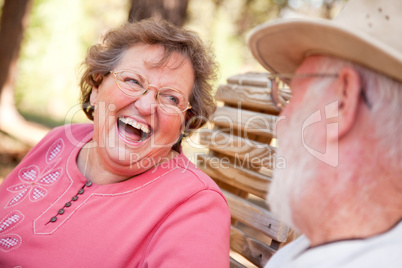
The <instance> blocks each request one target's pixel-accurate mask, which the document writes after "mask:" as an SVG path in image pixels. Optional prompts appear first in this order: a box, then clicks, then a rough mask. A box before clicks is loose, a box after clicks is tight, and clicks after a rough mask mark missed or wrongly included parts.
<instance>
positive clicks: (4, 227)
mask: <svg viewBox="0 0 402 268" xmlns="http://www.w3.org/2000/svg"><path fill="white" fill-rule="evenodd" d="M214 70H215V63H214V60H213V57H212V55H211V53H210V52H209V51H208V49H206V48H205V46H204V45H203V44H202V42H201V40H200V39H199V38H198V37H197V35H196V34H194V33H193V32H191V31H188V30H184V29H180V28H177V27H175V26H173V25H171V24H169V23H167V22H164V21H155V20H145V21H141V22H136V23H131V24H130V23H127V24H124V25H123V26H122V27H120V28H117V29H114V30H111V31H110V32H109V33H107V34H106V35H105V37H104V40H103V42H102V43H101V44H98V45H95V46H92V47H91V48H90V49H89V51H88V55H87V58H86V60H85V62H84V72H83V76H82V78H81V93H82V94H81V95H82V98H81V99H82V103H83V108H84V112H85V113H86V115H87V116H88V118H90V119H91V120H93V124H72V125H66V126H63V127H59V128H56V129H55V130H53V131H51V132H50V133H49V134H48V135H47V136H46V137H45V138H44V139H43V140H42V141H41V142H40V143H39V144H38V145H37V146H36V147H35V148H34V149H33V150H32V151H31V152H29V153H28V155H27V156H26V157H25V158H24V160H23V161H22V162H21V163H20V164H19V165H18V167H17V168H16V169H15V170H14V171H13V172H12V173H11V174H10V175H9V176H8V177H7V178H6V180H5V181H4V182H3V184H2V185H1V188H0V219H1V222H0V239H1V242H0V267H228V261H229V257H228V256H229V232H230V231H229V229H230V212H229V210H228V206H227V203H226V201H225V199H224V197H223V196H222V193H221V192H220V190H219V188H218V187H217V185H216V184H215V183H214V182H213V181H212V180H211V179H210V178H209V177H208V176H207V175H205V174H204V173H202V172H201V171H200V170H198V169H197V168H196V167H195V166H194V165H193V164H192V163H190V162H189V160H188V159H187V158H186V157H185V156H184V155H183V154H182V153H181V149H180V142H181V138H182V136H183V135H188V134H189V133H190V132H191V131H192V130H194V129H196V128H199V127H200V126H202V124H203V123H205V118H207V117H208V116H209V115H210V114H211V113H212V112H213V111H214V109H215V105H214V102H213V99H212V97H211V85H210V81H211V79H212V78H214V76H215V75H214Z"/></svg>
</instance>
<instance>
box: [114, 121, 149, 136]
mask: <svg viewBox="0 0 402 268" xmlns="http://www.w3.org/2000/svg"><path fill="white" fill-rule="evenodd" d="M119 120H120V121H121V122H123V123H124V124H127V125H130V126H132V127H133V128H136V129H139V130H141V131H143V132H145V133H147V134H148V133H149V132H150V131H151V130H150V129H149V126H148V125H145V124H142V123H140V122H137V121H135V120H134V119H132V118H128V117H120V118H119Z"/></svg>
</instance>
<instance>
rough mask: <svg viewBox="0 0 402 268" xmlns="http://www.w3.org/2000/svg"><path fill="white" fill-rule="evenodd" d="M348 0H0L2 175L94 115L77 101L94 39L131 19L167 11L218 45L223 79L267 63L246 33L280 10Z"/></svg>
mask: <svg viewBox="0 0 402 268" xmlns="http://www.w3.org/2000/svg"><path fill="white" fill-rule="evenodd" d="M345 2H346V0H85V1H84V0H57V1H54V0H0V10H1V11H0V12H1V14H0V16H1V24H0V182H1V181H2V179H4V177H5V176H7V174H8V173H9V172H11V170H12V169H13V168H14V167H15V165H16V164H18V162H19V161H20V160H21V159H22V158H23V157H24V155H25V154H26V153H27V152H28V151H29V149H30V148H32V146H33V145H35V144H36V143H37V142H38V141H39V140H40V139H41V138H42V137H43V135H45V134H46V133H47V131H49V130H50V129H51V128H53V127H55V126H58V125H62V124H66V123H71V122H88V121H89V120H87V119H86V118H85V116H84V113H83V112H81V111H80V107H79V105H78V96H79V87H78V77H79V67H80V63H81V62H82V60H83V59H84V57H85V53H86V50H87V48H88V47H89V46H91V45H93V44H95V43H97V42H98V41H99V40H100V37H101V36H102V35H103V34H104V33H105V32H106V31H107V30H109V29H110V28H113V27H117V26H119V25H120V24H122V23H123V22H124V21H127V20H141V19H144V18H147V17H150V16H157V17H163V18H165V19H167V20H169V21H171V22H173V23H175V24H177V25H179V26H183V27H186V28H189V29H191V30H194V31H196V32H198V33H199V34H200V36H201V37H202V38H203V40H204V41H205V42H206V43H208V44H210V45H211V46H212V48H213V49H214V51H215V54H216V57H217V61H218V63H219V64H220V73H219V80H218V81H217V82H216V83H217V84H216V88H217V86H218V84H219V83H224V82H225V80H226V78H227V77H229V76H232V75H234V74H238V73H245V72H249V71H264V70H263V69H262V67H260V66H259V64H257V62H256V61H255V60H254V59H253V57H252V56H251V53H250V52H249V50H248V48H247V34H248V33H249V31H250V30H251V29H252V28H253V27H255V26H257V25H258V24H261V23H263V22H266V21H269V20H272V19H275V18H278V17H305V16H309V17H322V18H329V19H330V18H332V17H333V16H334V15H336V14H337V13H338V12H339V10H340V9H341V8H342V7H343V5H344V4H345Z"/></svg>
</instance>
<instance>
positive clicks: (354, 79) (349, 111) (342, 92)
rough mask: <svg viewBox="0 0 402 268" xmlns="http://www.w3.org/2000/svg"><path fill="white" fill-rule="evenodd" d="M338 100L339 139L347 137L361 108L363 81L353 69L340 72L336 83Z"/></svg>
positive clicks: (343, 69)
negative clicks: (359, 107)
mask: <svg viewBox="0 0 402 268" xmlns="http://www.w3.org/2000/svg"><path fill="white" fill-rule="evenodd" d="M336 85H337V86H336V92H335V94H336V95H337V99H338V124H339V125H338V128H339V129H338V131H339V132H338V135H339V136H338V138H339V139H340V138H341V137H342V136H344V135H346V134H347V133H348V132H349V131H350V130H351V129H352V127H353V124H354V123H355V121H356V115H357V109H358V106H359V99H360V91H361V80H360V75H359V74H358V72H357V71H356V70H355V69H353V68H352V67H344V68H342V70H341V71H340V72H339V76H338V81H337V83H336Z"/></svg>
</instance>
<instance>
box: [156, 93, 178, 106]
mask: <svg viewBox="0 0 402 268" xmlns="http://www.w3.org/2000/svg"><path fill="white" fill-rule="evenodd" d="M160 98H161V100H162V102H163V103H164V104H167V105H174V106H178V105H179V104H180V98H179V97H178V96H175V95H172V94H160Z"/></svg>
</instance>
